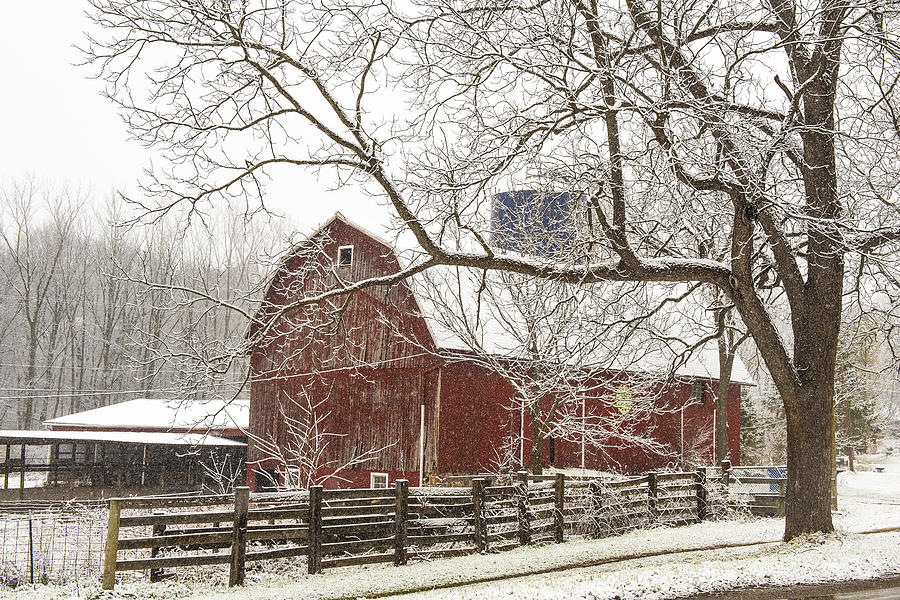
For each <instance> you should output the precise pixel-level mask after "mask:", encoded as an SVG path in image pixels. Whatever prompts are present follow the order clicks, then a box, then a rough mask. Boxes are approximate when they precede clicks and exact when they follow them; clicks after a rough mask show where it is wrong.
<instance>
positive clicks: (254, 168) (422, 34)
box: [89, 0, 900, 539]
mask: <svg viewBox="0 0 900 600" xmlns="http://www.w3.org/2000/svg"><path fill="white" fill-rule="evenodd" d="M93 5H94V16H95V18H96V20H97V21H98V22H99V23H100V25H102V26H103V27H104V30H103V32H102V33H101V34H99V35H101V36H102V38H100V39H97V40H94V41H93V42H92V43H91V47H90V49H89V52H90V53H91V56H92V59H93V60H94V62H95V64H96V65H98V67H99V68H100V70H101V72H102V74H103V75H104V76H105V77H106V79H107V81H108V82H109V85H110V88H109V92H110V96H111V97H112V98H113V99H115V100H116V101H118V102H119V104H120V105H121V106H122V108H123V109H124V110H125V113H126V115H127V116H128V119H129V124H130V126H131V129H132V131H134V132H135V134H136V135H138V136H139V137H140V138H141V139H143V140H144V141H146V142H148V143H151V144H154V145H155V146H156V147H157V148H158V149H159V150H160V151H161V152H162V153H163V155H164V156H165V157H167V158H169V159H171V160H172V164H173V165H175V167H174V168H173V170H172V172H171V175H172V176H171V177H166V178H160V179H158V180H156V181H154V182H151V183H150V184H149V185H148V189H147V192H148V194H147V196H145V198H146V201H145V204H146V207H147V210H148V211H150V214H159V211H164V210H166V209H167V208H168V207H171V206H173V205H175V204H178V203H181V202H185V203H188V204H189V206H190V207H191V208H192V209H193V210H195V211H198V210H202V207H203V206H205V202H206V201H208V200H215V199H217V198H218V199H222V198H224V199H225V200H226V201H241V202H246V201H247V199H248V197H249V198H251V199H252V198H258V197H259V194H260V186H261V185H262V184H263V183H264V182H265V177H266V175H267V173H272V172H273V169H275V168H281V167H285V166H292V167H301V168H312V169H314V170H317V171H318V172H320V173H326V172H327V173H328V174H333V175H334V177H335V178H336V179H335V180H336V181H338V182H341V183H344V182H355V183H360V184H363V185H364V186H365V189H366V190H368V191H370V192H372V193H375V194H377V195H379V196H380V197H382V198H384V199H386V200H387V201H388V202H389V203H390V205H391V206H392V207H393V210H394V211H395V213H396V216H397V219H398V223H399V224H400V226H401V227H402V230H403V231H406V232H408V233H409V234H411V236H412V237H413V238H414V239H415V240H416V242H417V244H418V246H419V255H418V258H417V259H416V260H414V261H412V262H411V263H410V266H409V267H408V268H407V269H405V270H404V271H402V272H401V273H398V274H397V275H396V276H393V277H390V278H379V279H377V280H372V281H363V282H354V283H353V284H351V285H348V286H346V287H343V288H341V289H335V290H333V292H332V293H333V294H334V295H335V296H337V295H340V294H344V293H347V292H348V291H352V290H353V289H360V288H362V287H367V286H372V285H386V284H390V283H392V282H395V281H398V280H399V279H400V278H402V277H406V276H408V275H410V274H412V273H414V272H418V271H422V270H424V269H427V268H428V267H431V266H434V265H438V264H446V265H457V266H462V267H472V268H476V269H492V270H493V269H496V270H504V271H509V272H514V273H519V274H521V275H526V276H531V277H542V278H551V279H554V280H558V281H563V282H568V283H572V284H590V283H594V282H599V281H615V282H623V281H624V282H700V283H705V284H711V285H714V286H717V287H718V288H719V289H721V290H722V291H723V293H724V294H725V295H726V296H727V297H728V298H729V300H730V301H731V302H732V303H733V304H734V306H735V310H736V311H737V313H738V314H739V315H740V317H741V320H742V321H743V323H744V324H745V325H746V327H747V329H748V330H749V332H750V334H751V336H752V337H753V339H754V342H755V343H756V346H757V347H758V348H759V351H760V353H761V355H762V357H763V359H764V361H765V363H766V365H767V367H768V370H769V372H770V373H771V374H772V377H773V378H774V381H775V385H776V386H777V388H778V390H779V392H780V394H781V397H782V398H783V402H784V408H785V413H786V417H787V434H788V435H787V437H788V449H787V462H788V469H789V473H790V480H789V484H788V491H787V495H788V505H787V516H786V526H785V537H786V538H787V539H790V538H793V537H795V536H796V535H799V534H801V533H804V532H810V531H830V530H832V528H833V526H832V521H831V512H830V485H829V483H830V480H831V461H830V456H831V449H832V437H833V436H832V431H833V398H834V376H835V375H834V374H835V361H836V351H837V340H838V331H839V327H840V322H841V316H842V306H843V300H844V297H843V296H844V291H845V290H854V291H855V292H857V296H858V301H859V302H860V303H861V304H863V305H864V309H865V310H868V309H869V303H868V300H867V299H866V297H867V296H868V295H869V293H870V292H871V291H872V290H874V289H878V290H879V292H881V293H883V294H886V295H887V296H888V297H889V298H894V297H895V296H896V295H897V288H898V287H900V286H897V285H896V283H897V282H898V281H900V280H898V279H897V277H896V275H895V257H896V240H897V238H898V236H900V227H898V224H897V211H896V197H895V194H896V192H895V190H896V185H897V177H896V173H895V172H894V171H895V169H894V168H893V166H892V165H893V160H894V157H895V156H896V153H897V148H898V143H897V142H898V135H897V133H896V132H897V131H898V130H900V129H898V128H897V127H896V124H897V120H896V119H895V116H896V115H897V114H900V113H898V111H897V98H896V92H895V91H894V90H895V86H894V84H895V82H896V79H897V73H898V69H897V64H896V58H897V56H896V48H897V47H898V46H897V42H898V40H897V35H896V26H897V23H896V15H895V14H894V11H893V9H892V8H891V7H887V6H884V5H877V6H876V5H873V4H871V3H862V2H860V3H853V2H850V3H848V2H837V1H835V0H822V1H821V2H817V3H812V2H808V3H802V2H799V1H797V0H764V1H763V2H760V3H757V2H755V1H748V0H728V1H726V0H717V1H709V2H703V3H701V4H696V3H688V4H684V3H681V2H675V1H663V2H657V3H656V4H653V5H650V4H647V3H644V2H642V1H641V0H629V1H628V2H627V3H626V4H625V5H619V4H608V5H607V4H600V3H597V2H592V1H589V0H554V1H553V2H550V3H545V2H539V3H533V4H528V3H526V4H520V3H513V4H501V5H493V4H491V5H477V6H472V5H471V4H469V3H465V4H462V3H456V2H453V1H450V0H447V1H444V0H434V1H432V2H428V3H423V4H416V5H406V4H404V5H402V6H397V7H395V6H393V5H391V4H388V3H376V4H371V5H363V6H360V5H357V4H355V3H345V2H341V1H339V0H326V1H324V2H315V3H306V2H292V1H289V0H256V1H252V2H247V1H241V2H238V1H236V0H235V1H233V2H232V1H227V0H225V1H222V2H215V3H198V2H194V1H189V0H163V1H158V0H155V1H152V2H150V1H139V2H133V1H127V2H125V1H120V0H93ZM400 107H403V108H404V109H408V110H400ZM298 140H299V141H298ZM237 148H240V149H242V151H240V152H238V151H236V150H235V149H237ZM529 182H537V183H553V184H554V185H557V186H559V187H560V188H562V189H565V190H567V191H569V192H570V193H573V194H575V195H578V196H583V197H584V198H586V199H587V201H588V205H589V208H590V215H591V218H590V222H589V227H590V231H591V232H592V236H591V238H590V239H587V240H585V246H584V250H585V251H584V253H583V260H582V261H580V262H578V263H574V264H573V263H571V262H565V261H562V262H561V261H557V260H554V259H552V258H549V259H536V258H534V257H525V256H516V255H511V254H507V253H498V252H496V251H494V250H493V249H491V247H490V245H489V244H487V243H486V241H485V238H484V236H483V232H484V231H485V229H486V227H487V218H486V215H485V209H486V206H487V204H488V202H489V198H490V197H491V196H492V194H493V193H494V192H496V191H498V190H499V189H509V188H511V187H515V185H516V184H519V183H529ZM157 201H158V202H157ZM257 207H258V205H253V206H251V207H250V210H253V209H255V208H257ZM699 222H702V223H707V224H709V223H711V224H713V226H712V227H709V228H708V230H709V231H710V232H711V235H713V236H715V237H716V238H717V239H718V243H717V244H715V245H716V246H718V247H724V248H728V254H727V255H726V256H724V257H721V258H715V257H709V256H708V255H706V254H705V253H702V252H700V251H699V249H698V246H699V245H703V244H705V240H702V239H701V240H698V239H697V237H696V232H698V231H702V230H703V229H702V228H700V227H687V226H685V224H686V223H693V224H697V223H699ZM698 242H700V243H698ZM867 281H868V282H871V283H866V282H867ZM772 288H777V290H778V292H779V293H778V294H775V295H771V294H769V293H768V292H765V293H763V292H762V291H761V290H771V289H772ZM322 300H323V298H322V295H318V296H316V297H314V298H310V299H309V301H310V302H321V301H322ZM782 314H783V315H785V321H786V322H787V323H788V324H789V331H788V332H787V335H782V333H781V332H780V331H779V329H778V327H777V321H778V315H782Z"/></svg>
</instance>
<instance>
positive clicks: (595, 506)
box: [588, 479, 603, 538]
mask: <svg viewBox="0 0 900 600" xmlns="http://www.w3.org/2000/svg"><path fill="white" fill-rule="evenodd" d="M588 489H589V490H590V493H591V514H592V515H594V538H599V537H600V533H601V527H600V519H601V516H600V515H601V514H602V513H603V491H602V488H601V487H600V481H599V480H597V479H595V480H593V481H591V482H590V483H589V484H588Z"/></svg>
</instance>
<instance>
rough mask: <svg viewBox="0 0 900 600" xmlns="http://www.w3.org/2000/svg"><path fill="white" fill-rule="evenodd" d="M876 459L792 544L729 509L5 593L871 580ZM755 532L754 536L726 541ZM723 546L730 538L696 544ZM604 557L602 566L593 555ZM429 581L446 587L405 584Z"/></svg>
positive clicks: (536, 589) (356, 591)
mask: <svg viewBox="0 0 900 600" xmlns="http://www.w3.org/2000/svg"><path fill="white" fill-rule="evenodd" d="M881 462H882V464H884V465H885V470H884V472H883V473H876V472H873V471H869V472H858V473H845V474H841V476H840V477H839V481H838V485H839V493H840V496H839V508H840V511H839V513H837V514H836V516H835V523H836V525H837V526H838V527H839V528H840V529H841V531H840V532H839V533H837V534H835V535H831V536H808V537H804V538H801V539H798V540H795V541H793V542H791V543H790V544H783V543H778V542H777V540H778V539H779V538H780V536H781V534H782V530H783V522H782V521H781V520H778V519H737V520H729V521H719V522H706V523H701V524H698V525H693V526H690V527H679V528H672V529H665V528H654V529H649V530H644V531H634V532H631V533H628V534H625V535H621V536H617V537H614V538H606V539H601V540H581V541H572V542H567V543H565V544H557V545H549V546H543V547H537V548H535V547H527V548H518V549H516V550H512V551H509V552H503V553H498V554H489V555H485V556H480V555H474V556H463V557H458V558H452V559H446V560H436V561H432V562H414V563H411V564H409V565H408V566H405V567H393V566H389V565H376V566H371V567H348V568H344V569H334V570H329V571H326V572H325V573H322V574H319V575H306V574H304V573H301V572H299V569H283V570H281V571H280V572H274V573H273V572H271V571H266V572H258V571H253V570H250V571H249V572H248V576H247V585H245V586H243V587H240V588H232V589H228V588H225V587H223V585H222V582H223V580H224V579H225V578H224V577H215V578H214V579H213V580H212V581H208V580H206V581H203V582H200V583H198V582H196V581H193V582H190V583H187V582H173V581H167V582H161V583H154V584H149V583H142V582H130V583H122V584H118V585H117V586H116V591H115V594H110V595H109V596H107V595H106V594H102V595H101V593H100V592H99V590H98V585H97V584H96V583H95V582H91V583H89V584H87V585H86V586H84V585H83V586H82V587H75V586H68V587H65V588H59V587H52V586H46V587H37V588H35V589H20V590H14V591H8V592H7V594H8V595H9V596H10V597H11V598H14V599H15V600H45V599H49V598H73V597H122V598H136V599H139V598H148V599H149V598H153V599H157V598H160V599H161V598H191V599H200V598H214V599H217V600H269V599H272V600H281V599H287V598H304V599H309V600H324V599H338V598H341V599H344V598H365V597H373V596H385V595H389V594H403V593H404V592H411V593H409V594H408V595H406V596H400V597H403V598H407V599H416V600H445V599H446V600H450V599H453V600H456V599H484V600H496V599H500V598H503V599H511V598H522V599H529V600H530V599H535V600H537V599H540V600H556V599H559V600H565V599H568V598H576V599H579V598H584V599H591V600H602V599H605V598H610V599H612V598H619V599H621V600H625V599H631V598H634V599H637V598H647V599H662V598H677V597H684V596H690V595H695V594H698V593H704V592H714V591H722V590H727V589H732V588H737V587H747V586H756V585H789V584H792V583H816V582H824V581H840V580H849V579H867V578H875V577H881V576H886V575H892V574H900V532H891V533H880V534H874V535H861V534H860V533H858V532H860V531H865V530H870V529H873V528H885V527H891V526H895V527H900V461H896V460H886V461H881ZM754 542H757V543H761V544H762V545H753V546H745V547H734V545H737V544H747V543H754ZM723 545H732V546H733V547H730V548H720V549H716V550H702V549H703V548H709V547H711V546H723ZM692 549H693V551H691V550H692ZM684 550H688V551H687V552H684ZM672 552H674V554H666V553H672ZM617 559H619V560H617ZM621 559H625V560H621ZM604 561H606V564H598V563H602V562H604ZM609 561H616V562H609ZM534 573H539V574H534ZM479 581H480V583H472V582H479ZM467 583H468V585H466V584H467ZM448 586H457V587H448ZM430 588H446V589H431V591H414V590H428V589H430ZM3 595H4V592H3V591H0V596H3Z"/></svg>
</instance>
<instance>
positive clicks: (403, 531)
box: [394, 479, 409, 566]
mask: <svg viewBox="0 0 900 600" xmlns="http://www.w3.org/2000/svg"><path fill="white" fill-rule="evenodd" d="M394 488H395V490H394V491H395V494H396V499H397V506H396V508H395V511H394V564H395V565H397V566H400V565H405V564H406V546H407V526H408V523H407V519H408V516H409V515H408V513H409V481H407V480H406V479H398V480H397V481H396V482H394Z"/></svg>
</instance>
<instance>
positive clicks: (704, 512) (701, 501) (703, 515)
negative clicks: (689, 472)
mask: <svg viewBox="0 0 900 600" xmlns="http://www.w3.org/2000/svg"><path fill="white" fill-rule="evenodd" d="M694 481H695V484H696V486H697V520H698V521H704V520H706V519H707V518H708V517H709V506H708V504H707V497H706V469H704V468H702V467H701V468H700V469H699V470H698V471H697V472H696V473H695V474H694Z"/></svg>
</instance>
